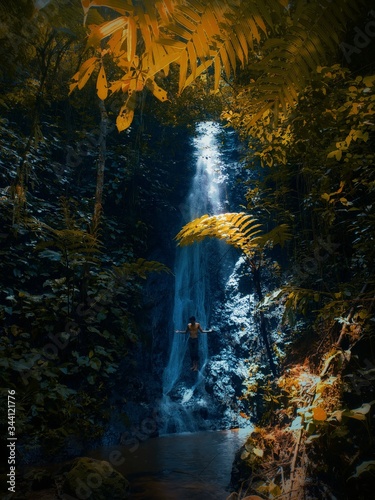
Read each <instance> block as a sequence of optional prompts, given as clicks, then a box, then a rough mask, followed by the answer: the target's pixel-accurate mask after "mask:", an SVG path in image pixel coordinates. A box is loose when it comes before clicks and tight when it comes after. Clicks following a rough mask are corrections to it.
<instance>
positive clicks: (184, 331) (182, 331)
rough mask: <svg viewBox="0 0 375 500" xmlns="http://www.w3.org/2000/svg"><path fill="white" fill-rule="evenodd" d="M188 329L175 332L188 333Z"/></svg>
mask: <svg viewBox="0 0 375 500" xmlns="http://www.w3.org/2000/svg"><path fill="white" fill-rule="evenodd" d="M188 331H189V328H188V327H186V330H175V332H176V333H188Z"/></svg>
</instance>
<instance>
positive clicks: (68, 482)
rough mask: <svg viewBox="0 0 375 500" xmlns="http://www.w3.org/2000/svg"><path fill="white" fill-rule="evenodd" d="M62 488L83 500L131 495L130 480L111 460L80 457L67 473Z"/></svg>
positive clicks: (118, 499)
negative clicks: (117, 469)
mask: <svg viewBox="0 0 375 500" xmlns="http://www.w3.org/2000/svg"><path fill="white" fill-rule="evenodd" d="M62 490H63V492H64V493H66V494H68V495H72V496H74V497H76V498H80V499H83V500H84V499H86V498H89V499H90V500H108V498H110V499H111V500H121V499H124V498H128V496H129V481H128V480H127V479H126V478H125V477H124V476H123V475H122V474H121V473H120V472H118V471H116V470H115V469H114V468H113V467H112V465H111V464H110V463H109V462H106V461H104V460H94V459H92V458H88V457H80V458H76V459H75V460H74V461H73V462H72V464H71V468H70V470H68V471H67V472H66V473H65V480H64V484H63V487H62Z"/></svg>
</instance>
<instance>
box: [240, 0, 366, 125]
mask: <svg viewBox="0 0 375 500" xmlns="http://www.w3.org/2000/svg"><path fill="white" fill-rule="evenodd" d="M358 3H360V2H358V1H356V0H322V1H321V2H311V3H307V2H306V1H305V0H299V1H298V2H297V5H296V9H295V11H294V13H293V14H292V17H291V26H290V28H289V29H288V30H287V31H286V32H285V34H284V35H283V36H280V37H278V38H270V39H268V40H266V41H265V43H264V45H263V46H262V51H263V53H264V54H265V55H264V57H263V59H262V60H261V61H260V62H259V63H256V64H254V65H253V69H254V70H256V71H257V72H259V71H260V72H261V75H260V76H259V77H258V78H257V79H256V81H255V82H254V83H252V84H251V85H249V86H248V88H247V91H248V92H251V93H252V95H253V106H252V108H253V112H252V113H250V114H249V115H248V116H247V117H246V118H245V119H244V125H245V126H246V127H247V129H248V130H249V129H250V127H251V126H253V125H254V124H255V122H256V121H257V120H258V119H259V118H260V117H261V116H263V115H264V113H266V112H267V111H268V110H269V109H274V110H275V109H278V108H279V107H281V108H283V111H284V112H285V111H286V109H287V107H288V106H289V107H293V106H294V104H295V103H296V101H297V99H298V95H299V92H300V91H301V90H303V88H304V87H305V86H306V84H307V83H308V82H309V81H310V79H311V75H312V74H313V73H314V72H315V71H316V69H317V67H318V66H323V65H325V64H326V63H327V61H328V58H329V57H330V56H332V54H334V53H335V52H336V51H337V48H338V44H339V34H340V33H343V32H344V30H345V29H346V22H347V20H348V19H350V18H352V17H353V16H354V14H355V12H356V11H357V8H358Z"/></svg>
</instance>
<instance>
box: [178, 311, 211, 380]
mask: <svg viewBox="0 0 375 500" xmlns="http://www.w3.org/2000/svg"><path fill="white" fill-rule="evenodd" d="M198 331H199V332H201V333H211V332H212V330H203V329H202V327H201V325H200V324H199V323H198V322H197V321H196V319H195V316H192V317H191V318H190V319H189V323H188V325H187V327H186V330H176V333H189V335H190V336H189V352H190V359H191V370H193V371H195V372H196V371H198V361H199V356H198Z"/></svg>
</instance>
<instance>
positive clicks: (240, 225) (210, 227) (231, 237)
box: [175, 212, 261, 256]
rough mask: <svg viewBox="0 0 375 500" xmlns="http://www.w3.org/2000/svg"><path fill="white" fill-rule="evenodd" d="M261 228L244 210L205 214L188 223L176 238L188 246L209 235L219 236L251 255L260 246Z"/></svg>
mask: <svg viewBox="0 0 375 500" xmlns="http://www.w3.org/2000/svg"><path fill="white" fill-rule="evenodd" d="M259 228H260V224H258V223H257V221H256V220H255V219H253V218H252V217H251V216H250V215H248V214H245V213H243V212H240V213H224V214H219V215H212V216H209V215H203V216H202V217H199V218H198V219H194V220H193V221H191V222H189V223H188V224H186V225H185V226H184V227H183V228H182V229H181V231H180V232H179V233H178V234H177V235H176V237H175V239H176V240H177V242H178V245H180V246H186V245H191V244H192V243H196V242H199V241H202V240H204V239H205V238H207V237H209V238H218V239H220V240H223V241H225V242H226V243H228V244H229V245H232V246H234V247H235V248H238V249H240V250H241V251H243V252H244V253H245V254H246V255H249V256H251V255H252V253H253V252H254V250H255V249H256V248H257V247H258V241H259V239H260V233H261V230H260V229H259Z"/></svg>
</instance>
